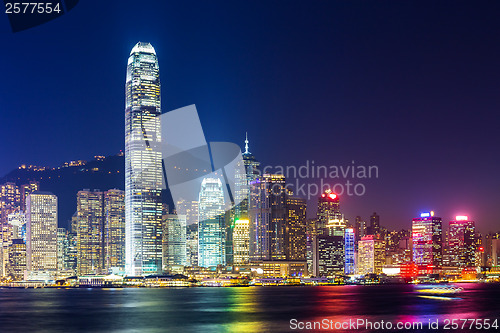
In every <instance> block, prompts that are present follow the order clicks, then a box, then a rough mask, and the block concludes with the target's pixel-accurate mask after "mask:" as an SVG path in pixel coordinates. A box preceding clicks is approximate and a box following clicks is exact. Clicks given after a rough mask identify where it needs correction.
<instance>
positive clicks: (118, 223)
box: [103, 189, 125, 272]
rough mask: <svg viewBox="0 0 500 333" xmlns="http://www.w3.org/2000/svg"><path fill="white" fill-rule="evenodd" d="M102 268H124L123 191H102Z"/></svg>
mask: <svg viewBox="0 0 500 333" xmlns="http://www.w3.org/2000/svg"><path fill="white" fill-rule="evenodd" d="M103 236H104V241H103V243H104V244H103V246H104V270H105V271H106V272H110V271H115V270H116V271H124V270H125V192H123V191H120V190H117V189H112V190H109V191H106V192H104V234H103Z"/></svg>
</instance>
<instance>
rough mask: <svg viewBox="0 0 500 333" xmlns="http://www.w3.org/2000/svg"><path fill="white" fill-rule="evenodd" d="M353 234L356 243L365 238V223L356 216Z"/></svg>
mask: <svg viewBox="0 0 500 333" xmlns="http://www.w3.org/2000/svg"><path fill="white" fill-rule="evenodd" d="M354 233H355V234H356V241H359V240H360V239H361V238H363V237H364V236H366V222H365V221H364V220H363V219H362V218H361V216H356V221H355V224H354Z"/></svg>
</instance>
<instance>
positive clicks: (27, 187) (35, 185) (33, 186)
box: [21, 181, 40, 211]
mask: <svg viewBox="0 0 500 333" xmlns="http://www.w3.org/2000/svg"><path fill="white" fill-rule="evenodd" d="M39 190H40V183H39V182H37V181H30V182H29V183H28V184H23V185H21V210H22V211H25V210H26V199H27V198H28V195H29V194H30V193H32V192H35V191H39Z"/></svg>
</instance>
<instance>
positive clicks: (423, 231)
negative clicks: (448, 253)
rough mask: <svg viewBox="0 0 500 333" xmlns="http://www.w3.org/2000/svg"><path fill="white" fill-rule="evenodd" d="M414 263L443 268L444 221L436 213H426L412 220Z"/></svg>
mask: <svg viewBox="0 0 500 333" xmlns="http://www.w3.org/2000/svg"><path fill="white" fill-rule="evenodd" d="M412 241H413V262H414V263H415V264H417V265H421V266H422V265H427V266H434V267H441V265H442V249H443V239H442V220H441V218H440V217H435V216H434V212H425V213H422V214H420V217H417V218H414V219H413V220H412Z"/></svg>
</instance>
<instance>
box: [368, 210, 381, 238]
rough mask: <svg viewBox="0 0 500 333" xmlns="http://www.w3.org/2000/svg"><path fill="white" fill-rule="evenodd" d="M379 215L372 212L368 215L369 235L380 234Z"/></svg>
mask: <svg viewBox="0 0 500 333" xmlns="http://www.w3.org/2000/svg"><path fill="white" fill-rule="evenodd" d="M380 231H381V230H380V216H378V215H377V213H373V215H372V216H370V227H369V233H368V234H369V235H377V234H380Z"/></svg>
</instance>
